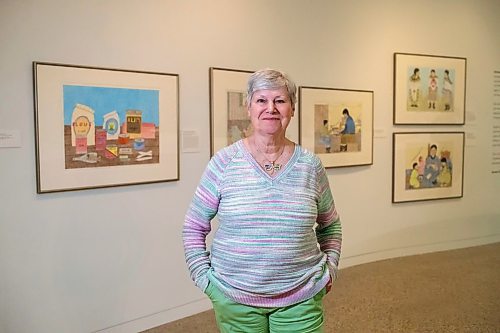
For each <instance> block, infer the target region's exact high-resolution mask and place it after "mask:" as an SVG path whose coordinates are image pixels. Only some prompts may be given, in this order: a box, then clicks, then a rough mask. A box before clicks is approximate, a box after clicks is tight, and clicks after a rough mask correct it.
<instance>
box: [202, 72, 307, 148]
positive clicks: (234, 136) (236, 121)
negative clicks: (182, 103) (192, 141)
mask: <svg viewBox="0 0 500 333" xmlns="http://www.w3.org/2000/svg"><path fill="white" fill-rule="evenodd" d="M252 73H253V72H252V71H248V70H241V69H228V68H217V67H210V69H209V87H210V141H211V144H210V154H211V155H214V154H215V153H216V152H217V151H218V150H220V149H221V148H224V147H226V146H228V145H230V144H232V143H234V142H236V141H238V140H240V139H244V138H245V137H247V136H249V135H251V133H252V125H251V123H250V118H249V117H248V112H247V102H246V101H247V83H248V79H249V78H250V75H251V74H252ZM296 117H297V116H295V117H294V118H292V120H291V122H290V124H289V125H288V129H287V137H288V138H289V139H290V140H292V141H294V142H297V141H298V121H297V120H295V118H296Z"/></svg>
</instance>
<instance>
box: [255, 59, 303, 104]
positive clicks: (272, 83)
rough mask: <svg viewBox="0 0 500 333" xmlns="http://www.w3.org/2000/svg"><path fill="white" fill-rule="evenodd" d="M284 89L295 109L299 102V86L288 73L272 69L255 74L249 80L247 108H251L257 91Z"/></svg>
mask: <svg viewBox="0 0 500 333" xmlns="http://www.w3.org/2000/svg"><path fill="white" fill-rule="evenodd" d="M282 87H285V88H286V90H287V91H288V96H289V97H290V101H291V103H292V108H293V109H295V103H296V102H297V86H296V85H295V83H294V82H293V81H292V80H291V79H290V77H289V76H288V75H287V74H286V73H284V72H280V71H278V70H274V69H270V68H266V69H261V70H258V71H256V72H254V73H253V74H252V75H250V78H249V79H248V86H247V106H250V102H251V100H252V96H253V94H254V92H256V91H257V90H263V89H279V88H282Z"/></svg>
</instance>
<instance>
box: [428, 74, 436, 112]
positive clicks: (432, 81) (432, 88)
mask: <svg viewBox="0 0 500 333" xmlns="http://www.w3.org/2000/svg"><path fill="white" fill-rule="evenodd" d="M437 79H438V77H437V75H436V71H435V70H434V69H431V74H430V75H429V94H428V95H427V101H428V102H429V105H428V108H429V109H430V108H432V109H436V100H437V92H438V81H437Z"/></svg>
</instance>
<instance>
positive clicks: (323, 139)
mask: <svg viewBox="0 0 500 333" xmlns="http://www.w3.org/2000/svg"><path fill="white" fill-rule="evenodd" d="M299 105H300V108H299V109H300V123H299V124H300V126H299V133H300V144H301V145H302V146H303V147H305V148H307V149H309V150H311V151H313V152H314V153H315V154H317V155H318V156H319V158H320V159H321V161H322V162H323V165H324V166H325V168H336V167H348V166H357V165H370V164H373V91H368V90H349V89H334V88H317V87H299Z"/></svg>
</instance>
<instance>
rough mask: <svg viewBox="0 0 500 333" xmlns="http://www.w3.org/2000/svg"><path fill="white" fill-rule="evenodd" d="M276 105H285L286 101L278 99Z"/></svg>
mask: <svg viewBox="0 0 500 333" xmlns="http://www.w3.org/2000/svg"><path fill="white" fill-rule="evenodd" d="M275 103H276V104H283V103H285V100H284V99H277V100H276V101H275Z"/></svg>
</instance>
